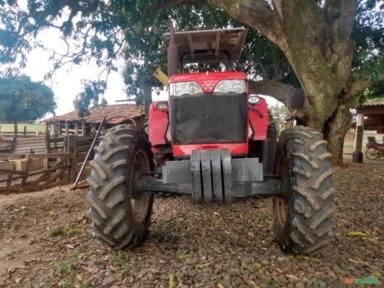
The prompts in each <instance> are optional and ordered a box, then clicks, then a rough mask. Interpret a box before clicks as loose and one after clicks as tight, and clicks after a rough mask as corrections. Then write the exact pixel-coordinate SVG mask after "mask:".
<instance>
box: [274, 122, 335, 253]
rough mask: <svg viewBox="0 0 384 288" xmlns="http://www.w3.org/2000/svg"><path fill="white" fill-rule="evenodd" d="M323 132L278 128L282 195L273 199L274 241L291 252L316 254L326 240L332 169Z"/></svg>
mask: <svg viewBox="0 0 384 288" xmlns="http://www.w3.org/2000/svg"><path fill="white" fill-rule="evenodd" d="M330 158H331V154H330V153H329V152H328V151H327V142H326V141H324V140H323V135H322V134H321V133H320V132H318V131H316V130H314V129H311V128H308V127H303V126H297V127H293V128H289V129H286V130H284V131H283V132H282V134H281V136H280V138H279V143H278V160H277V167H276V170H277V174H278V175H279V176H280V177H281V178H282V181H283V185H282V190H283V197H281V198H274V199H273V213H274V224H273V226H274V227H273V228H274V231H275V236H276V241H277V242H278V244H279V245H280V247H281V249H282V250H283V251H286V252H292V253H294V254H307V255H313V254H318V253H319V252H320V251H321V249H322V248H323V247H324V246H325V245H326V244H327V243H328V241H329V240H330V235H329V234H330V230H331V228H332V222H331V216H332V214H333V212H334V209H335V208H334V203H333V197H332V194H333V193H334V188H333V184H332V177H331V176H332V174H333V169H332V166H331V162H330Z"/></svg>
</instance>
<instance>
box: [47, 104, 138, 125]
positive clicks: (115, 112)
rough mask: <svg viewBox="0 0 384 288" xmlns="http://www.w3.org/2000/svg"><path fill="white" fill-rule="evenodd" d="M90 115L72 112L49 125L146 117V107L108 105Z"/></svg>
mask: <svg viewBox="0 0 384 288" xmlns="http://www.w3.org/2000/svg"><path fill="white" fill-rule="evenodd" d="M89 112H90V114H89V115H88V116H85V117H79V116H78V115H77V112H76V111H72V112H69V113H66V114H63V115H60V116H54V117H51V118H49V119H47V120H45V121H46V122H48V123H52V122H58V121H68V122H78V121H85V122H87V123H99V122H101V120H102V118H103V117H104V116H106V117H107V121H108V119H111V118H117V117H121V116H123V117H124V116H125V117H131V118H135V117H139V116H141V115H144V106H137V105H134V104H116V105H106V106H99V107H97V108H91V109H90V111H89Z"/></svg>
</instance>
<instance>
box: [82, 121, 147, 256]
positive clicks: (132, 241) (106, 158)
mask: <svg viewBox="0 0 384 288" xmlns="http://www.w3.org/2000/svg"><path fill="white" fill-rule="evenodd" d="M95 151H96V153H95V158H94V160H93V161H92V162H91V167H92V171H91V175H90V177H89V178H88V182H89V184H90V191H89V195H88V200H89V203H90V206H91V209H90V214H89V216H90V218H91V220H92V222H93V223H92V227H93V230H94V232H95V234H96V235H97V236H98V237H99V238H101V239H102V240H103V241H105V242H106V243H108V244H109V245H111V246H112V247H114V248H116V249H122V248H125V247H130V248H131V247H135V246H137V245H139V244H141V243H142V242H144V240H145V239H146V237H147V235H148V228H149V225H150V220H151V214H152V206H153V195H152V194H151V193H147V192H142V191H139V189H138V181H139V179H140V177H141V176H142V175H143V174H145V173H148V172H150V171H153V160H152V153H151V150H150V144H149V142H148V140H147V137H146V135H145V132H144V131H143V129H139V128H137V127H135V126H132V125H126V124H123V125H118V126H115V127H113V128H111V129H110V130H108V132H107V133H106V134H105V136H102V137H101V140H100V144H99V145H98V147H96V148H95Z"/></svg>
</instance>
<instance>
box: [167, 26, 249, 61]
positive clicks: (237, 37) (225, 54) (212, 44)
mask: <svg viewBox="0 0 384 288" xmlns="http://www.w3.org/2000/svg"><path fill="white" fill-rule="evenodd" d="M246 35H247V30H246V29H244V28H232V29H215V30H197V31H182V32H175V43H174V44H175V46H176V49H177V57H178V60H179V61H182V62H193V61H196V62H217V61H218V60H219V61H229V62H233V61H236V60H237V59H238V58H239V57H240V54H241V50H242V48H243V45H244V42H245V38H246ZM163 40H164V43H165V46H166V47H167V48H168V47H169V46H170V45H172V43H171V33H165V34H163ZM168 56H169V55H168ZM185 57H187V59H186V58H185Z"/></svg>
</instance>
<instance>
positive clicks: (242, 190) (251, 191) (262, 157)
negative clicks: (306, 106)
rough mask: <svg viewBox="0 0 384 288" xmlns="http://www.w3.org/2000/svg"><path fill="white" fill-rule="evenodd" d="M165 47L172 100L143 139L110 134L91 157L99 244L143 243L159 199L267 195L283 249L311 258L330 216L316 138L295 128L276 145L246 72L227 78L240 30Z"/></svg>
mask: <svg viewBox="0 0 384 288" xmlns="http://www.w3.org/2000/svg"><path fill="white" fill-rule="evenodd" d="M163 38H164V41H165V43H166V46H167V49H168V75H169V84H168V91H169V99H168V101H160V102H154V103H152V104H151V105H150V107H149V127H148V134H147V133H146V132H145V131H144V129H143V128H138V127H135V126H133V125H119V126H115V127H113V128H111V129H110V130H108V132H107V133H106V134H105V135H104V136H103V137H102V138H101V140H100V144H99V146H98V147H96V148H95V150H96V152H95V158H94V160H93V161H92V162H91V166H92V172H91V176H90V177H89V178H88V180H89V183H90V194H89V201H90V205H91V210H90V218H91V219H92V221H93V229H94V231H95V233H96V235H97V236H98V237H100V238H101V239H102V240H104V241H105V242H107V243H109V244H110V245H111V246H113V247H114V248H117V249H120V248H124V247H134V246H137V245H139V244H141V243H142V242H143V241H144V240H145V238H146V236H147V234H148V228H149V224H150V221H151V212H152V205H153V199H154V198H153V197H154V193H158V192H161V193H164V192H165V193H167V192H171V193H179V194H189V195H191V196H192V200H193V201H195V202H211V201H216V202H220V203H230V202H232V201H233V199H234V198H243V197H249V196H255V195H258V196H272V197H273V213H274V230H275V234H276V240H277V242H278V243H279V245H280V246H281V248H282V249H283V250H284V251H290V252H293V253H303V254H312V253H315V252H318V251H319V250H320V249H321V248H323V246H324V245H325V244H326V243H327V242H328V240H329V232H330V229H331V214H332V213H333V210H334V204H333V200H332V193H333V191H334V190H333V186H332V179H331V175H332V168H331V163H330V157H331V154H330V153H328V151H327V143H326V141H324V140H323V136H322V134H321V133H320V132H317V131H315V130H313V129H311V128H306V127H302V126H297V127H294V128H289V129H286V130H284V131H283V132H282V134H281V135H280V137H279V139H278V140H277V135H276V129H275V126H274V123H273V120H272V118H271V116H270V114H269V111H268V107H267V104H266V101H265V99H263V98H262V97H259V96H257V95H252V94H250V93H249V85H248V80H247V75H246V74H245V73H243V72H236V71H232V63H233V61H235V60H236V59H237V58H238V57H239V56H240V53H241V49H242V46H243V44H244V41H245V38H246V30H245V29H242V28H236V29H226V30H206V31H192V32H190V31H188V32H175V31H174V30H173V29H171V32H170V33H167V34H164V36H163ZM223 70H225V71H224V72H223ZM154 163H156V165H155V164H154Z"/></svg>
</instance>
